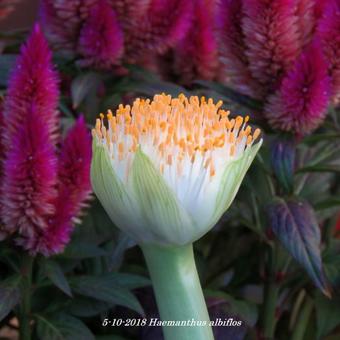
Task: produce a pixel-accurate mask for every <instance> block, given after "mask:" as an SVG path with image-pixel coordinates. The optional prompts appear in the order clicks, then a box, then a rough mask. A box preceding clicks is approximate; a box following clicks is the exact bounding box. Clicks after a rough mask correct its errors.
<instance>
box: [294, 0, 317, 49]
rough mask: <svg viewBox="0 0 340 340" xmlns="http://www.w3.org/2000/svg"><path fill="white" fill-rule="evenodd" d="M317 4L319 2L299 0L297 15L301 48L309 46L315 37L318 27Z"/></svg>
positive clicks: (315, 0)
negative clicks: (316, 27)
mask: <svg viewBox="0 0 340 340" xmlns="http://www.w3.org/2000/svg"><path fill="white" fill-rule="evenodd" d="M316 2H318V1H317V0H298V1H297V8H296V13H295V15H296V16H297V25H298V34H299V36H300V46H301V47H305V46H307V45H308V44H309V43H310V42H311V39H312V37H313V33H314V30H315V26H316V22H317V20H316V13H315V11H316V8H315V7H316Z"/></svg>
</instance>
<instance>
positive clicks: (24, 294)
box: [19, 256, 34, 340]
mask: <svg viewBox="0 0 340 340" xmlns="http://www.w3.org/2000/svg"><path fill="white" fill-rule="evenodd" d="M33 260H34V258H33V257H31V256H26V257H25V258H24V261H23V265H22V288H21V305H20V316H19V326H20V327H19V333H20V340H31V326H30V320H31V316H30V314H31V287H32V271H33Z"/></svg>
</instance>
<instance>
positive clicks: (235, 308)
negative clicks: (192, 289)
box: [204, 290, 258, 327]
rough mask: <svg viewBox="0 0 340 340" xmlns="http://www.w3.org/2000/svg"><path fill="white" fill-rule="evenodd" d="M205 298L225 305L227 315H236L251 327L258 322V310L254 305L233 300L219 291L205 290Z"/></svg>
mask: <svg viewBox="0 0 340 340" xmlns="http://www.w3.org/2000/svg"><path fill="white" fill-rule="evenodd" d="M204 293H205V294H204V295H205V296H206V297H208V298H209V297H210V298H212V299H213V300H215V301H217V302H218V303H225V304H226V306H225V307H224V309H225V311H226V312H227V313H229V314H233V315H237V316H239V317H240V318H242V319H243V320H244V321H245V322H246V324H247V325H248V326H250V327H253V326H254V325H255V324H256V322H257V320H258V310H257V307H256V305H255V304H253V303H251V302H248V301H245V300H238V299H235V298H233V297H232V296H231V295H229V294H226V293H224V292H220V291H211V290H206V291H205V292H204Z"/></svg>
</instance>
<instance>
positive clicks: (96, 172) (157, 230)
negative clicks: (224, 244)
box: [91, 138, 262, 245]
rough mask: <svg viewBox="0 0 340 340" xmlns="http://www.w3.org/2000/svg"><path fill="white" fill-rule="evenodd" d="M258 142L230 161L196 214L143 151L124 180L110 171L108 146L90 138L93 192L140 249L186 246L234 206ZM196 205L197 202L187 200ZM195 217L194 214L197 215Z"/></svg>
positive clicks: (257, 147)
mask: <svg viewBox="0 0 340 340" xmlns="http://www.w3.org/2000/svg"><path fill="white" fill-rule="evenodd" d="M261 144H262V141H260V142H259V143H257V144H255V145H253V146H251V147H248V148H246V149H245V150H244V152H243V153H242V155H241V156H240V157H239V158H237V159H234V160H233V159H229V160H227V162H226V163H225V165H224V169H223V171H222V172H221V176H219V178H218V179H216V180H215V182H212V183H211V187H209V185H210V183H207V184H206V188H202V190H205V192H203V193H202V194H201V197H203V199H200V200H199V203H198V205H197V206H196V207H195V209H191V211H190V209H186V208H185V206H188V202H186V204H183V203H181V201H180V200H179V198H178V197H177V196H176V194H175V192H174V190H173V189H172V188H170V186H169V185H168V184H167V183H166V181H165V179H164V177H163V175H162V173H161V172H160V171H159V170H158V169H157V168H156V167H155V166H154V164H153V162H152V161H151V159H150V158H149V157H148V156H147V155H146V154H145V153H144V152H143V150H142V148H141V147H138V150H137V151H136V152H135V155H134V157H133V160H132V164H131V167H130V168H129V170H128V171H127V175H126V180H124V181H123V180H122V179H121V178H120V177H119V176H118V174H117V172H116V171H115V169H114V162H113V161H112V160H111V158H110V154H109V152H108V148H107V146H106V145H105V144H104V143H102V142H101V140H99V139H96V138H94V141H93V159H92V165H91V179H92V185H93V190H94V192H95V193H96V195H97V197H98V198H99V200H100V201H101V203H102V204H103V206H104V208H105V210H106V212H107V213H108V214H109V216H110V218H111V219H112V221H113V222H114V223H115V224H116V226H117V227H119V228H120V229H121V230H123V231H125V232H127V233H128V234H129V235H130V236H131V237H132V238H134V239H135V240H136V241H137V242H138V243H140V244H156V245H185V244H189V243H192V242H193V241H195V240H197V239H198V238H200V237H201V236H202V235H204V234H205V233H206V232H208V231H209V230H210V229H211V228H212V227H213V226H214V225H215V224H216V223H217V221H218V220H219V219H220V217H221V216H222V215H223V213H224V212H225V211H226V210H227V209H228V207H229V206H230V204H231V203H232V201H233V199H234V198H235V195H236V194H237V191H238V189H239V187H240V185H241V182H242V180H243V178H244V176H245V174H246V172H247V170H248V168H249V166H250V165H251V163H252V161H253V159H254V157H255V155H256V153H257V151H258V150H259V148H260V146H261ZM189 199H190V200H192V201H193V202H195V200H196V199H197V197H190V198H189ZM195 212H196V213H195Z"/></svg>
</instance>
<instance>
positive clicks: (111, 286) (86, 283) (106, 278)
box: [70, 275, 144, 315]
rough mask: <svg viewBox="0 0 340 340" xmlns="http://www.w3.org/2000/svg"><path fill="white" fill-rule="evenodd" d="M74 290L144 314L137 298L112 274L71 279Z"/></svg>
mask: <svg viewBox="0 0 340 340" xmlns="http://www.w3.org/2000/svg"><path fill="white" fill-rule="evenodd" d="M70 285H71V287H72V290H73V291H74V292H75V293H77V294H80V295H84V296H87V297H91V298H95V299H97V300H100V301H106V302H108V303H113V304H117V305H121V306H125V307H128V308H130V309H132V310H135V311H136V312H138V313H139V314H141V315H143V314H144V311H143V308H142V306H141V305H140V303H139V301H138V300H137V298H136V297H135V296H134V295H133V294H132V293H131V292H130V291H129V290H128V289H127V288H125V287H122V286H120V285H119V284H117V282H116V280H115V277H114V276H112V275H101V276H79V277H76V278H72V279H71V280H70Z"/></svg>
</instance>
